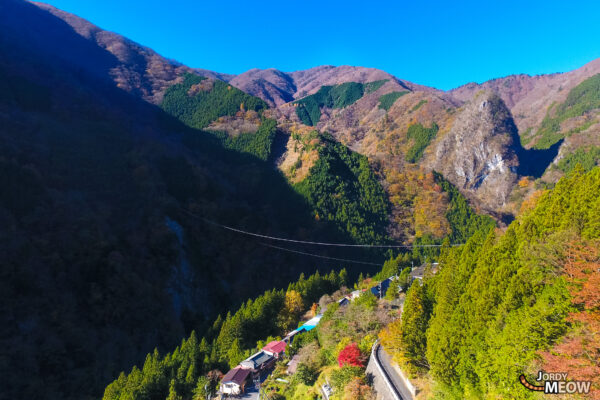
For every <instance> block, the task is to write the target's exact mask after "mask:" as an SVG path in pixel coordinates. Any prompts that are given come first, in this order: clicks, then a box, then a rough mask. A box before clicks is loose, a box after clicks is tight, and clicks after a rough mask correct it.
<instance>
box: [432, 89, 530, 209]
mask: <svg viewBox="0 0 600 400" xmlns="http://www.w3.org/2000/svg"><path fill="white" fill-rule="evenodd" d="M515 135H516V127H515V124H514V122H513V119H512V116H511V114H510V111H509V110H508V108H507V107H506V105H505V104H504V102H503V101H502V99H500V97H499V96H498V95H496V94H494V93H492V92H482V93H480V94H478V95H476V96H475V97H474V98H473V100H472V101H471V102H470V103H468V104H467V105H466V106H465V108H464V109H463V111H462V112H461V113H460V114H459V115H458V116H457V118H456V121H455V122H454V125H453V126H452V128H451V129H450V131H449V132H448V133H447V134H446V135H444V136H443V137H442V138H441V139H440V140H439V142H438V143H437V145H436V147H435V150H434V151H433V152H432V154H431V155H430V160H429V162H430V165H431V167H432V168H433V169H435V170H437V171H439V172H441V173H442V174H443V175H444V176H445V177H446V179H448V180H449V181H450V182H452V183H453V184H454V185H456V186H457V187H458V188H460V189H461V190H462V191H463V193H465V194H467V195H469V196H471V197H473V198H475V199H476V200H478V203H479V204H481V205H482V206H483V207H485V208H488V209H490V210H497V209H498V208H500V207H502V206H503V205H504V204H505V203H506V201H507V198H508V195H509V194H510V191H511V189H512V187H513V185H514V184H515V181H516V180H517V174H516V170H517V167H518V165H519V160H518V158H517V154H516V153H515V151H514V149H513V145H514V143H513V138H514V137H516V136H515Z"/></svg>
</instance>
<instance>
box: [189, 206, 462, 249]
mask: <svg viewBox="0 0 600 400" xmlns="http://www.w3.org/2000/svg"><path fill="white" fill-rule="evenodd" d="M180 209H181V210H182V211H183V212H185V213H186V214H188V215H190V216H192V217H194V218H198V219H201V220H202V221H204V222H206V223H207V224H210V225H214V226H217V227H220V228H223V229H227V230H229V231H233V232H237V233H241V234H244V235H249V236H254V237H259V238H261V239H270V240H277V241H280V242H290V243H299V244H309V245H314V246H332V247H362V248H384V249H386V248H403V249H411V248H414V247H442V245H441V244H413V245H403V244H389V245H388V244H354V243H328V242H312V241H308V240H296V239H287V238H282V237H276V236H268V235H261V234H259V233H254V232H248V231H245V230H242V229H238V228H234V227H232V226H228V225H223V224H220V223H218V222H215V221H212V220H210V219H207V218H204V217H201V216H199V215H197V214H194V213H192V212H191V211H189V210H186V209H185V208H180ZM460 245H461V244H452V245H450V246H453V247H456V246H460Z"/></svg>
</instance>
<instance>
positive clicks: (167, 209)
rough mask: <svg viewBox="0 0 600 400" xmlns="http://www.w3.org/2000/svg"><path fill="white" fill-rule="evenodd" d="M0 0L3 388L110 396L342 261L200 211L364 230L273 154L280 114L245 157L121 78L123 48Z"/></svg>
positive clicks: (265, 228)
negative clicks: (136, 369) (318, 215)
mask: <svg viewBox="0 0 600 400" xmlns="http://www.w3.org/2000/svg"><path fill="white" fill-rule="evenodd" d="M0 7H1V8H2V13H1V14H0V53H1V54H2V57H1V58H0V73H1V75H2V77H3V79H2V81H1V82H0V126H2V128H1V129H0V183H1V184H2V187H3V188H4V190H2V192H1V193H0V220H1V221H2V222H1V224H0V225H1V226H2V228H1V229H0V238H1V241H0V253H1V254H2V261H1V266H2V268H1V269H0V276H1V278H2V279H0V285H1V289H0V297H1V301H0V302H1V303H2V305H1V306H0V307H1V308H2V310H1V312H0V345H1V346H2V348H3V349H4V354H5V356H3V357H2V358H1V360H0V370H1V372H0V373H1V374H2V375H3V377H4V379H3V384H2V385H1V388H0V393H1V395H0V397H3V398H4V397H6V398H21V397H36V398H48V399H58V398H60V399H69V398H77V399H82V398H97V397H98V396H100V394H101V392H102V389H103V388H104V386H105V385H106V384H107V382H109V380H110V379H112V378H113V377H114V376H116V374H118V372H119V371H121V370H123V369H125V368H129V366H131V365H132V364H134V363H137V362H140V361H141V360H142V359H143V356H144V355H145V354H146V353H148V352H149V351H151V350H152V349H153V348H155V347H158V348H161V349H164V348H166V349H170V348H172V347H173V346H174V345H175V344H176V343H177V342H179V340H180V338H181V337H183V336H185V335H186V334H188V333H189V331H190V330H191V329H193V328H197V329H204V328H205V327H206V326H207V324H208V322H209V321H212V319H213V317H214V316H215V315H217V314H218V313H220V312H223V311H224V310H227V309H230V307H232V306H236V305H238V304H239V302H241V301H242V299H245V298H248V297H250V296H254V295H256V294H257V293H259V292H262V291H264V290H266V289H270V288H272V287H277V286H279V287H283V286H287V284H288V283H289V282H290V281H292V280H294V279H297V277H298V275H299V274H300V273H301V272H306V273H312V272H314V271H315V270H316V269H317V267H320V268H323V269H325V268H326V269H327V270H329V269H330V268H332V267H339V263H329V262H327V261H322V262H319V264H316V263H313V262H310V261H307V259H306V258H304V257H302V256H298V255H297V254H292V253H287V252H282V251H279V250H275V249H272V248H268V247H265V246H261V245H260V243H259V242H258V241H256V240H248V239H244V238H243V237H239V236H237V235H235V234H233V233H231V232H228V231H226V230H223V229H221V228H218V227H215V226H214V225H210V224H207V223H205V222H203V220H202V217H209V218H210V219H211V220H215V221H218V222H220V223H224V224H228V225H233V226H236V227H240V228H242V229H248V230H253V231H258V232H261V233H263V234H267V235H274V236H284V237H293V238H298V239H311V240H322V241H351V236H350V235H349V234H348V233H347V232H345V231H344V229H343V227H342V229H340V228H338V227H336V226H335V225H334V224H333V223H330V222H328V221H317V220H316V219H315V218H314V212H313V209H312V206H311V205H310V204H308V203H307V202H306V200H305V198H304V197H303V196H301V195H299V194H298V193H297V192H296V191H295V190H294V189H293V188H292V187H290V185H289V184H288V182H287V181H286V180H285V178H284V177H283V176H282V175H281V174H280V173H279V172H278V171H277V170H276V169H274V168H273V167H272V164H271V163H269V162H266V161H264V159H266V158H268V155H269V151H270V143H271V141H272V138H273V137H274V135H275V125H274V124H273V123H272V122H269V121H268V120H266V119H260V118H259V120H258V122H257V123H258V124H259V125H260V126H259V127H258V130H257V133H256V135H254V136H252V138H254V137H259V138H262V139H264V142H265V143H266V144H265V146H263V147H261V149H262V150H263V151H262V152H260V154H256V153H253V152H252V151H247V152H245V153H250V154H244V150H245V149H247V147H244V146H242V145H243V144H244V143H242V144H239V143H237V142H236V143H237V144H236V143H234V145H232V146H230V144H231V143H230V142H229V141H228V140H227V138H225V137H224V136H222V135H219V134H216V133H209V132H202V131H199V130H197V129H193V128H191V127H188V126H185V125H183V124H182V123H181V122H179V121H178V120H176V119H174V118H172V117H171V116H169V115H168V114H166V113H164V112H163V111H162V110H161V109H160V108H158V107H155V106H153V105H151V104H149V103H148V102H146V101H142V100H141V99H140V98H138V97H137V96H133V95H131V94H129V93H127V92H126V91H123V90H121V89H119V88H117V87H115V85H114V80H113V76H112V68H113V67H114V66H115V65H118V61H117V59H116V58H115V56H114V55H113V54H112V53H110V52H108V51H106V50H104V49H103V48H102V46H98V45H97V44H96V43H95V42H94V41H93V40H88V39H83V38H82V37H81V36H79V35H78V34H77V33H76V32H75V31H74V30H73V29H72V28H71V27H70V26H69V25H67V24H65V23H64V22H63V21H62V20H61V19H59V18H57V17H55V16H53V15H52V14H50V13H48V12H46V11H44V10H41V9H39V8H38V7H36V6H34V5H31V4H29V3H26V2H21V1H12V0H10V1H6V2H2V4H1V6H0ZM17 20H18V21H20V24H16V23H15V21H17ZM23 21H26V22H28V23H24V22H23ZM53 40H56V43H54V42H53ZM67 48H69V49H70V51H72V53H69V52H68V51H67ZM75 50H76V51H75ZM225 90H227V89H225ZM148 93H150V92H148ZM134 94H135V93H134ZM240 94H241V95H243V96H247V98H248V99H250V98H251V97H250V96H248V95H246V94H244V93H242V92H240ZM254 99H255V98H254ZM236 101H237V100H236ZM245 101H246V103H248V101H247V99H246V100H245ZM255 101H256V102H257V104H258V103H262V101H261V100H259V99H255ZM236 107H237V108H238V109H239V107H240V104H236ZM226 115H228V111H227V109H225V110H223V109H218V110H217V113H216V114H215V115H214V117H215V118H218V117H221V116H226ZM238 144H239V145H240V146H241V147H236V146H237V145H238ZM261 154H266V156H265V157H264V158H263V157H261ZM183 210H189V211H191V212H192V213H193V214H194V215H197V216H199V217H200V218H197V217H192V216H190V214H188V213H185V212H184V211H183ZM232 243H235V246H232ZM320 254H321V255H330V256H336V255H337V256H339V254H336V253H335V251H331V252H330V251H328V250H323V251H321V252H320ZM350 257H356V258H358V257H360V254H351V255H350ZM309 260H310V259H309ZM349 267H350V268H352V265H349ZM275 269H277V271H278V273H277V274H273V273H271V272H269V271H273V270H275ZM354 269H355V272H356V273H357V272H358V271H356V266H354Z"/></svg>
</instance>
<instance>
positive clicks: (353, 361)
mask: <svg viewBox="0 0 600 400" xmlns="http://www.w3.org/2000/svg"><path fill="white" fill-rule="evenodd" d="M338 365H339V366H340V368H341V367H343V366H344V365H351V366H354V367H363V366H364V365H365V363H364V358H363V357H362V356H361V354H360V349H359V348H358V345H357V344H356V343H350V344H349V345H347V346H346V347H344V349H343V350H342V351H340V354H339V355H338Z"/></svg>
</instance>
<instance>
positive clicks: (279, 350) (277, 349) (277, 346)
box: [263, 340, 287, 358]
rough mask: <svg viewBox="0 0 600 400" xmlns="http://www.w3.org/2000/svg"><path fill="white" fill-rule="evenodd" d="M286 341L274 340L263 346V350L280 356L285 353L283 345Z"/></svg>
mask: <svg viewBox="0 0 600 400" xmlns="http://www.w3.org/2000/svg"><path fill="white" fill-rule="evenodd" d="M286 346H287V343H286V342H284V341H283V340H275V341H272V342H270V343H269V344H267V345H266V346H265V347H263V351H264V352H265V353H267V354H270V355H272V356H273V357H275V358H280V357H281V356H283V355H284V354H285V347H286Z"/></svg>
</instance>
